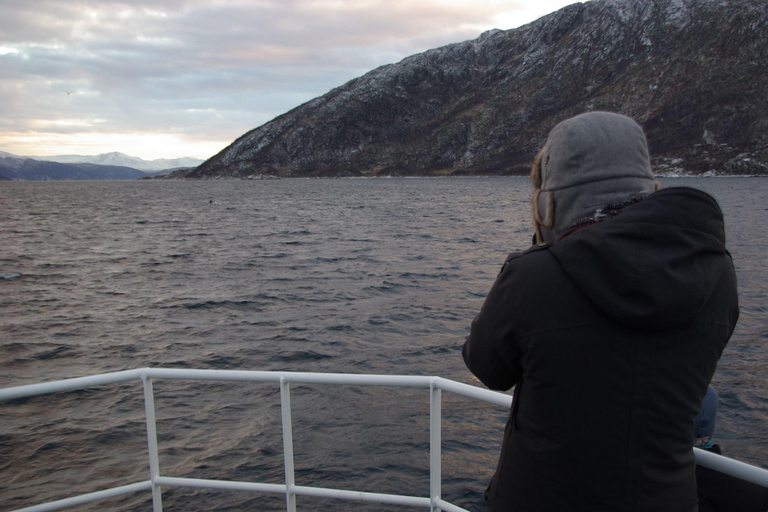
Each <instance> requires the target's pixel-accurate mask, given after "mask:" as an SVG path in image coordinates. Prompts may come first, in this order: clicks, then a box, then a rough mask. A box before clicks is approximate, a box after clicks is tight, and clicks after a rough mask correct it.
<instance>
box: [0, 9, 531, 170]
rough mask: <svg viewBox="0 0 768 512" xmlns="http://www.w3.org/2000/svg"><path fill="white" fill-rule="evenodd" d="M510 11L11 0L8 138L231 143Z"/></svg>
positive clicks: (3, 23)
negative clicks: (106, 136)
mask: <svg viewBox="0 0 768 512" xmlns="http://www.w3.org/2000/svg"><path fill="white" fill-rule="evenodd" d="M496 3H497V4H498V2H496ZM516 4H519V5H522V2H521V1H520V2H515V1H509V2H507V4H506V8H507V9H508V10H512V9H514V8H515V6H516ZM498 11H499V7H498V6H496V7H493V6H492V5H491V4H490V3H489V4H485V3H483V2H478V3H474V5H473V4H472V3H466V5H462V4H457V3H453V4H442V3H439V2H437V1H426V0H425V1H415V0H388V1H386V2H385V1H375V0H374V1H370V0H369V1H365V0H360V1H352V0H347V1H344V0H335V1H334V0H262V1H240V0H208V1H202V0H136V1H134V0H131V1H117V0H114V1H113V0H36V1H35V2H29V1H28V0H4V1H3V3H2V4H0V94H2V95H3V98H4V99H5V101H4V102H2V103H0V117H2V121H0V150H6V151H11V152H13V151H12V149H13V148H12V147H8V145H7V144H3V142H2V141H4V140H7V139H8V135H7V134H9V133H14V134H19V133H22V134H23V133H41V132H45V133H52V134H57V133H58V134H66V133H69V134H72V135H73V136H74V135H83V134H88V133H138V132H141V133H163V134H177V135H179V137H181V138H183V139H185V140H190V141H198V142H199V141H203V140H211V141H217V142H218V143H221V144H222V145H223V144H226V143H228V142H230V141H232V140H234V139H235V138H236V137H237V136H239V135H241V134H242V133H244V132H245V131H247V130H249V129H252V128H255V127H256V126H258V125H260V124H262V123H264V122H266V121H268V120H269V119H271V118H273V117H275V116H277V115H279V114H281V113H283V112H285V111H287V110H289V109H290V108H293V107H295V106H296V105H298V104H300V103H303V102H305V101H308V100H309V99H311V98H313V97H315V96H318V95H320V94H323V93H325V92H327V91H328V90H330V89H331V88H333V87H335V86H338V85H341V84H343V83H344V82H346V81H348V80H350V79H352V78H354V77H356V76H359V75H361V74H363V73H365V72H366V71H368V70H370V69H373V68H375V67H377V66H379V65H382V64H386V63H390V62H394V61H397V60H400V59H402V58H404V57H406V56H408V55H411V54H414V53H417V52H420V51H424V50H426V49H428V48H433V47H437V46H441V45H443V44H448V43H451V42H457V41H462V40H466V39H470V38H474V37H477V35H479V33H480V31H481V29H480V27H482V28H491V26H492V21H493V17H494V15H496V14H497V13H498ZM500 28H508V27H500ZM65 91H66V92H65ZM67 92H69V93H71V94H67ZM41 121H44V122H42V123H41ZM41 150H46V151H51V152H57V151H56V150H55V149H45V148H41ZM110 150H120V148H111V149H110ZM139 156H141V155H139ZM165 156H168V157H171V156H181V155H165Z"/></svg>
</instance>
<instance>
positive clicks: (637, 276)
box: [549, 187, 730, 330]
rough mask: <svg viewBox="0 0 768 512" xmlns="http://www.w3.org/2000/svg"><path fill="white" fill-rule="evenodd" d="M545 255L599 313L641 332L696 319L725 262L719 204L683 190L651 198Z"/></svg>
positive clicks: (571, 237)
mask: <svg viewBox="0 0 768 512" xmlns="http://www.w3.org/2000/svg"><path fill="white" fill-rule="evenodd" d="M549 251H550V253H551V254H552V255H553V256H554V257H555V259H556V260H557V261H558V263H559V264H560V266H561V267H562V269H563V271H564V272H565V273H566V274H567V275H568V277H569V278H570V279H571V280H572V281H573V282H574V283H575V284H576V286H578V287H579V289H580V290H581V291H582V292H583V293H584V294H585V295H587V297H588V298H589V299H590V300H591V301H592V302H593V303H594V304H595V305H596V306H597V307H598V308H599V309H601V310H602V311H603V312H604V313H605V314H607V315H608V316H609V317H611V318H613V319H615V320H616V321H619V322H621V323H623V324H625V325H628V326H630V327H632V328H637V329H643V330H657V329H665V328H672V327H678V326H683V325H686V324H688V323H690V322H691V321H693V320H694V319H695V318H696V317H698V315H699V314H700V312H701V310H702V309H703V307H704V306H705V304H706V303H707V302H708V301H709V299H710V297H711V295H712V293H713V290H714V288H715V286H716V284H717V283H718V281H719V279H720V276H721V275H722V272H723V271H724V270H725V268H726V265H725V259H726V256H727V258H728V259H730V255H729V254H728V252H727V250H726V248H725V227H724V223H723V214H722V212H721V210H720V207H719V206H718V204H717V202H716V201H715V199H714V198H713V197H712V196H710V195H709V194H707V193H705V192H702V191H700V190H696V189H691V188H682V187H681V188H670V189H666V190H661V191H659V192H656V193H654V194H651V195H650V196H648V197H647V198H646V199H644V200H643V201H641V202H639V203H637V204H634V205H632V206H629V207H627V208H626V209H625V210H624V211H622V212H621V213H620V214H619V215H618V216H617V217H616V218H614V219H611V220H608V221H605V222H603V223H601V224H597V225H594V226H590V227H587V228H585V229H581V230H578V231H576V232H574V233H572V234H571V235H569V236H567V237H566V238H564V239H562V240H560V241H559V242H556V243H554V244H552V245H551V246H549Z"/></svg>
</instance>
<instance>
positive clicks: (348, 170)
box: [174, 0, 768, 178]
mask: <svg viewBox="0 0 768 512" xmlns="http://www.w3.org/2000/svg"><path fill="white" fill-rule="evenodd" d="M767 69H768V2H766V1H765V0H729V1H722V0H593V1H591V2H588V3H577V4H574V5H571V6H569V7H566V8H563V9H561V10H559V11H557V12H555V13H553V14H550V15H548V16H545V17H543V18H541V19H539V20H537V21H535V22H533V23H530V24H528V25H525V26H523V27H520V28H517V29H514V30H507V31H501V30H492V31H490V32H486V33H484V34H483V35H482V36H480V37H479V38H478V39H476V40H473V41H467V42H463V43H458V44H452V45H449V46H445V47H442V48H438V49H435V50H430V51H427V52H424V53H421V54H418V55H414V56H412V57H409V58H407V59H404V60H403V61H401V62H399V63H397V64H392V65H388V66H383V67H380V68H378V69H375V70H373V71H371V72H369V73H367V74H366V75H364V76H362V77H360V78H357V79H355V80H352V81H350V82H349V83H347V84H345V85H343V86H341V87H338V88H336V89H333V90H332V91H330V92H329V93H327V94H325V95H324V96H321V97H319V98H316V99H314V100H312V101H310V102H308V103H306V104H304V105H301V106H300V107H298V108H296V109H294V110H292V111H290V112H288V113H286V114H284V115H282V116H280V117H277V118H276V119H274V120H273V121H271V122H269V123H267V124H265V125H263V126H261V127H259V128H256V129H254V130H252V131H250V132H248V133H246V134H245V135H243V136H242V137H240V138H239V139H237V140H236V141H235V142H234V143H232V144H231V145H230V146H229V147H227V148H226V149H224V150H223V151H222V152H220V153H219V154H218V155H216V156H215V157H213V158H211V159H210V160H208V161H206V162H205V163H204V164H203V165H201V166H200V167H198V168H196V169H192V170H188V171H183V172H178V173H174V175H175V176H178V177H191V178H217V177H247V176H252V175H276V176H339V175H341V176H358V175H363V176H377V175H378V176H381V175H387V176H389V175H392V176H398V175H402V176H411V175H414V176H415V175H437V176H439V175H509V174H520V173H527V172H528V169H529V165H530V163H531V161H532V160H533V158H534V156H535V155H536V153H537V151H538V149H539V148H540V147H541V146H542V145H543V143H544V142H545V140H546V136H547V133H548V132H549V130H550V129H551V128H552V127H553V126H554V125H555V124H556V123H557V122H559V121H561V120H563V119H565V118H567V117H570V116H572V115H575V114H578V113H580V112H584V111H588V110H608V111H614V112H620V113H624V114H626V115H629V116H632V117H633V118H635V119H636V120H637V121H638V122H640V123H641V124H642V125H643V127H644V128H645V130H646V133H647V136H648V140H649V145H650V149H651V152H652V154H653V155H654V165H655V169H656V171H657V172H660V173H672V174H674V173H682V172H686V173H693V174H702V173H711V172H715V173H720V174H734V175H738V174H768V73H766V70H767Z"/></svg>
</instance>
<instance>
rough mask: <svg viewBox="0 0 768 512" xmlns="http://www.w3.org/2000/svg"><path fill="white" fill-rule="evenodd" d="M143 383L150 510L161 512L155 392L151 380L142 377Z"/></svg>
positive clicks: (145, 376)
mask: <svg viewBox="0 0 768 512" xmlns="http://www.w3.org/2000/svg"><path fill="white" fill-rule="evenodd" d="M141 380H142V381H143V382H144V410H145V411H146V415H147V441H148V443H149V478H150V481H151V482H152V510H153V511H154V512H163V495H162V491H161V489H160V485H159V484H158V483H157V479H158V478H159V477H160V456H159V454H158V450H157V424H156V421H155V392H154V390H153V387H152V379H150V378H149V377H148V376H147V375H142V376H141Z"/></svg>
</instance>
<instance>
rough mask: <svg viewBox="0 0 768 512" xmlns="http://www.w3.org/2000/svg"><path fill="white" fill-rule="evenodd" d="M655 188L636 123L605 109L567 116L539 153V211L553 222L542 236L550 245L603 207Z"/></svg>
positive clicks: (638, 126)
mask: <svg viewBox="0 0 768 512" xmlns="http://www.w3.org/2000/svg"><path fill="white" fill-rule="evenodd" d="M534 185H535V182H534ZM655 190H656V182H655V181H654V178H653V173H652V172H651V163H650V158H649V156H648V146H647V143H646V139H645V134H644V133H643V129H642V128H641V127H640V125H638V124H637V123H636V122H635V121H633V120H632V119H630V118H628V117H626V116H622V115H619V114H613V113H609V112H589V113H586V114H581V115H579V116H576V117H574V118H571V119H568V120H566V121H563V122H562V123H560V124H558V125H557V126H555V128H554V129H552V131H551V132H550V134H549V138H548V139H547V142H546V144H545V146H544V149H543V153H542V160H541V188H540V192H539V193H538V194H537V196H538V210H539V215H540V216H541V219H545V218H547V214H548V213H549V214H551V217H550V218H551V220H552V223H551V224H550V226H551V227H549V228H546V227H542V229H541V234H542V236H543V238H544V241H546V242H547V243H551V242H553V241H555V240H557V239H559V238H560V237H561V236H562V235H563V234H564V233H565V232H567V231H568V230H569V229H570V228H572V227H573V226H574V225H575V224H577V223H578V222H579V221H580V220H582V219H583V218H585V217H589V216H591V215H592V214H593V213H594V212H595V211H596V210H598V209H600V208H602V207H604V206H605V205H608V204H611V203H619V202H621V201H623V200H625V199H626V198H627V197H629V196H633V195H638V194H640V195H648V194H651V193H652V192H654V191H655ZM535 197H536V196H535ZM548 202H549V203H550V206H548ZM548 208H550V209H551V210H550V211H549V212H548Z"/></svg>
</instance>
